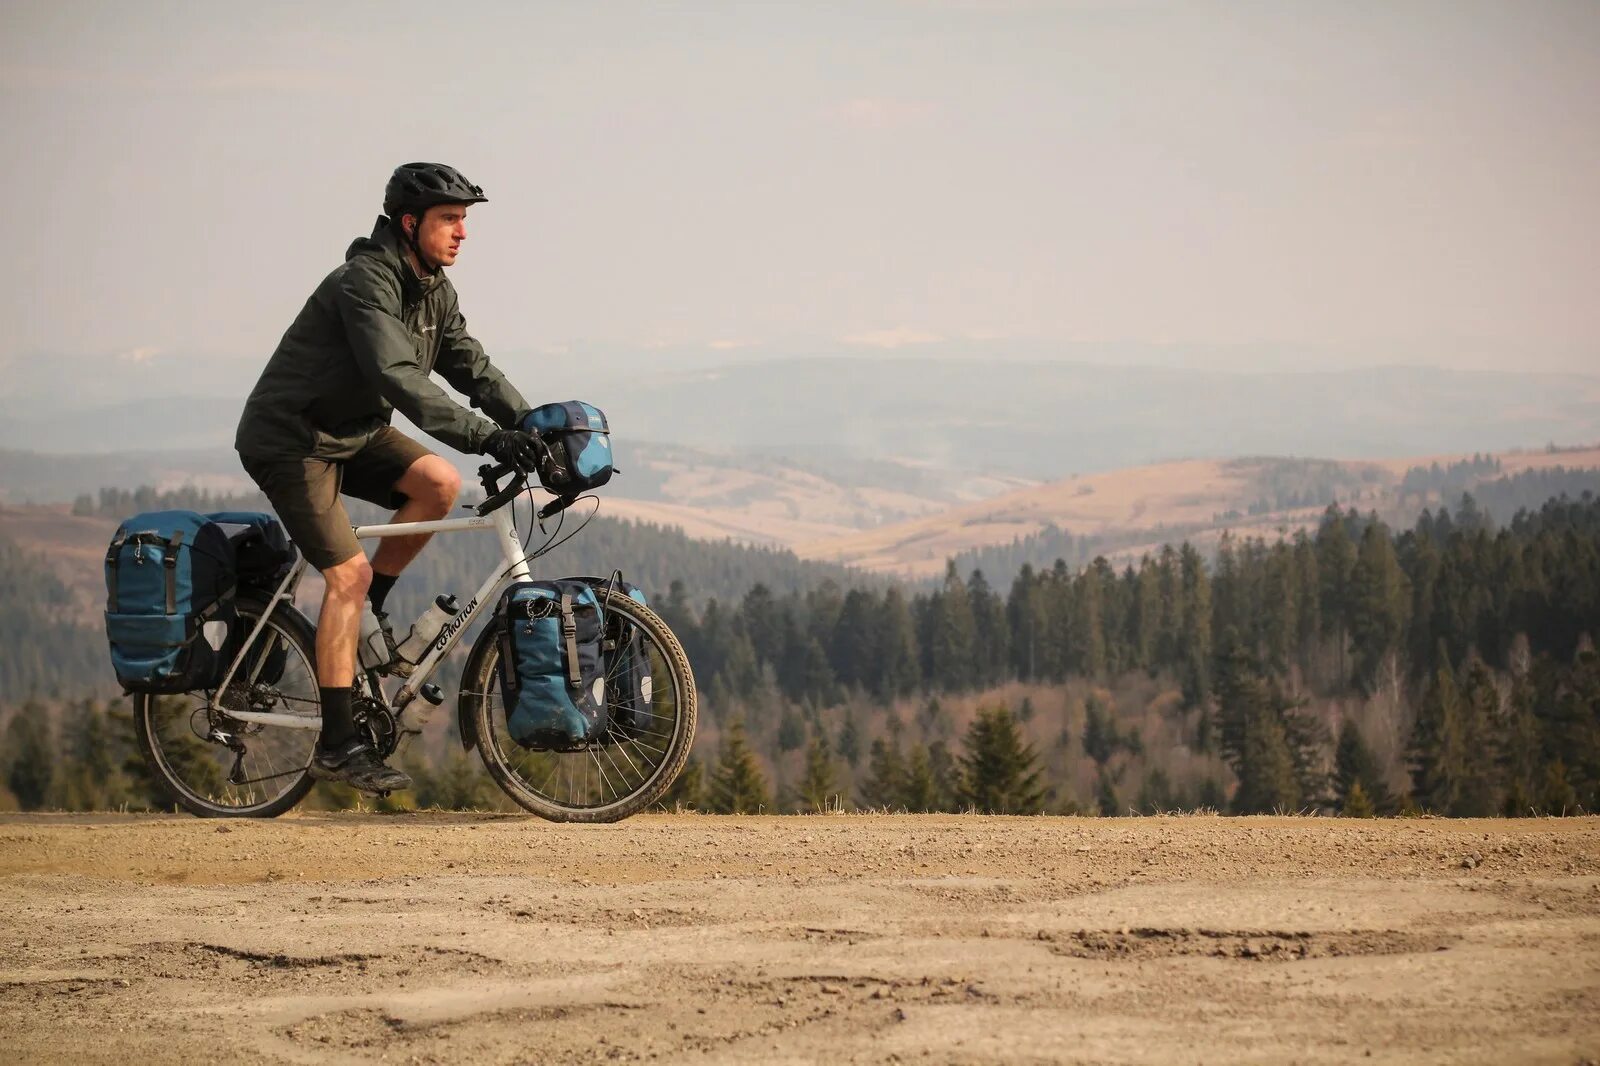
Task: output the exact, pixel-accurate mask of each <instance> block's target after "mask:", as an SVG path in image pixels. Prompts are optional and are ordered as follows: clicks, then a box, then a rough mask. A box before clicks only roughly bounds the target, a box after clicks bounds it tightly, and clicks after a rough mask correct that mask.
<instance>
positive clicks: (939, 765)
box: [928, 740, 961, 811]
mask: <svg viewBox="0 0 1600 1066" xmlns="http://www.w3.org/2000/svg"><path fill="white" fill-rule="evenodd" d="M928 770H929V772H930V773H931V774H932V775H933V796H934V803H933V810H936V811H953V810H955V809H956V807H957V804H959V803H960V801H961V765H960V763H958V762H957V761H956V757H955V756H954V755H951V754H950V746H949V745H948V744H946V743H945V742H944V741H942V740H936V741H934V742H933V743H932V744H929V745H928Z"/></svg>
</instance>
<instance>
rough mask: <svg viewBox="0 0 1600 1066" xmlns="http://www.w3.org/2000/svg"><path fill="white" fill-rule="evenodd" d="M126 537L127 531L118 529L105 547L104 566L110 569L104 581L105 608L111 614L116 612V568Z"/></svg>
mask: <svg viewBox="0 0 1600 1066" xmlns="http://www.w3.org/2000/svg"><path fill="white" fill-rule="evenodd" d="M127 539H128V531H127V530H126V529H118V530H117V532H116V535H115V536H113V537H112V538H111V547H109V548H107V549H106V567H107V569H109V570H110V571H111V574H110V580H108V581H107V582H106V610H107V611H109V612H111V613H112V614H116V613H117V585H118V581H117V569H118V568H119V567H121V565H122V545H123V544H124V543H126V542H127Z"/></svg>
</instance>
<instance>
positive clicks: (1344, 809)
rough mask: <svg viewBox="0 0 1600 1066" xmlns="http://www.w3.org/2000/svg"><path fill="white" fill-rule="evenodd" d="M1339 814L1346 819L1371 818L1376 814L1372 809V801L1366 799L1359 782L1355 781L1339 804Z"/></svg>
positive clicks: (1364, 791)
mask: <svg viewBox="0 0 1600 1066" xmlns="http://www.w3.org/2000/svg"><path fill="white" fill-rule="evenodd" d="M1339 813H1340V814H1342V815H1344V816H1345V817H1346V818H1372V817H1374V816H1376V815H1377V813H1378V812H1377V811H1376V810H1375V809H1374V807H1373V803H1372V801H1371V800H1369V799H1367V793H1366V790H1365V789H1363V788H1362V787H1361V782H1360V781H1356V782H1355V783H1353V784H1352V785H1351V786H1350V791H1349V793H1347V794H1346V795H1345V797H1344V799H1343V801H1342V802H1341V803H1340V804H1339Z"/></svg>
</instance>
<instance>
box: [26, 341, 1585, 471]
mask: <svg viewBox="0 0 1600 1066" xmlns="http://www.w3.org/2000/svg"><path fill="white" fill-rule="evenodd" d="M959 354H960V356H961V357H959V358H947V359H932V358H894V357H886V356H867V355H862V354H860V353H859V352H856V353H851V354H840V353H839V352H837V351H834V352H827V353H822V352H819V353H818V354H816V355H813V356H806V357H794V358H786V359H771V360H766V361H761V362H744V363H730V364H727V365H723V366H718V367H702V368H700V369H694V370H680V371H662V370H659V369H654V368H653V367H652V364H651V363H650V361H649V360H646V359H643V358H639V357H632V358H623V357H617V358H615V359H612V358H598V357H597V358H593V359H585V360H573V359H570V358H563V359H557V358H553V357H539V358H535V357H533V356H526V355H521V356H519V355H513V356H509V357H507V359H506V360H505V364H506V366H507V369H508V372H509V373H510V374H511V376H512V378H513V380H517V381H520V382H521V383H522V384H523V385H524V387H527V388H531V386H532V385H533V384H534V383H535V382H537V384H538V391H537V392H530V395H529V398H530V400H534V401H540V400H547V399H567V398H570V397H569V395H568V393H570V394H571V395H580V394H581V395H583V396H584V397H585V398H586V399H589V400H591V401H593V402H595V403H597V404H599V405H600V406H601V407H602V408H604V409H605V410H606V411H607V413H608V414H609V415H610V416H611V421H612V427H613V429H614V431H615V433H616V436H617V440H618V442H619V444H623V443H626V442H629V441H635V442H644V441H657V442H661V443H662V444H665V445H674V446H679V447H684V448H689V449H694V450H696V451H699V452H704V453H720V454H722V455H724V456H726V457H727V458H728V459H729V460H730V461H731V462H733V463H734V464H735V465H739V464H744V463H747V462H753V461H758V460H770V459H776V460H782V461H785V462H787V463H790V464H793V465H795V466H797V467H799V468H803V469H808V470H812V471H821V472H822V473H823V474H824V475H825V476H827V477H828V478H829V479H830V480H835V481H839V482H841V483H843V484H846V485H849V484H852V483H853V481H852V479H853V478H854V477H855V475H856V472H857V471H860V470H862V469H866V468H870V467H874V466H883V465H884V464H909V465H911V466H912V467H927V468H931V469H933V470H936V471H937V470H948V471H958V472H961V473H962V474H963V475H971V474H982V475H992V476H997V477H1001V478H1020V479H1024V480H1028V481H1054V480H1058V479H1061V478H1065V477H1069V476H1072V475H1078V474H1090V473H1097V472H1103V471H1108V470H1115V469H1120V468H1124V467H1133V466H1144V465H1149V464H1152V463H1159V462H1167V461H1171V460H1177V459H1186V458H1188V459H1196V458H1215V459H1233V458H1240V457H1244V456H1251V455H1302V456H1303V455H1323V456H1336V457H1340V458H1345V459H1381V458H1384V457H1388V456H1395V455H1418V454H1425V453H1437V452H1448V453H1459V452H1469V451H1473V450H1477V449H1489V450H1494V451H1501V450H1505V449H1507V448H1514V447H1526V446H1530V445H1534V446H1537V445H1541V444H1544V443H1546V442H1554V443H1556V444H1575V443H1579V442H1584V441H1592V440H1596V439H1600V378H1596V377H1591V376H1583V375H1576V374H1554V373H1527V372H1520V371H1519V372H1514V373H1513V372H1503V373H1495V372H1480V371H1459V370H1441V369H1428V368H1418V367H1380V368H1364V369H1360V370H1348V371H1322V370H1308V371H1303V372H1289V371H1273V372H1250V373H1244V372H1227V371H1215V370H1195V369H1174V368H1167V367H1153V366H1134V365H1122V366H1109V365H1097V364H1090V363H1067V362H1053V361H1019V360H1012V359H1000V358H994V359H990V358H985V357H983V354H982V351H981V348H976V347H974V346H967V347H966V348H963V349H961V350H960V351H959ZM103 363H104V365H101V364H88V363H86V361H85V360H82V359H60V360H55V361H50V360H39V361H33V362H29V363H27V364H26V365H21V364H19V365H17V366H14V367H10V368H7V369H8V373H9V374H10V375H11V376H10V377H8V379H7V380H6V381H5V382H4V383H0V447H4V448H11V449H16V450H22V449H26V450H30V451H36V452H64V451H83V450H85V449H86V446H87V450H102V449H103V450H104V451H105V452H107V453H113V452H116V453H121V452H124V451H128V450H133V451H167V450H172V449H190V448H221V449H225V448H226V447H227V446H228V444H229V442H231V440H232V433H233V426H234V423H235V421H236V420H237V417H238V411H239V408H240V405H241V404H242V402H243V396H244V393H245V391H246V390H247V389H248V388H249V385H250V382H251V381H252V380H253V379H254V376H255V373H256V372H257V371H258V369H259V366H258V364H254V363H251V364H249V365H245V364H242V363H237V362H236V363H233V364H212V363H208V362H205V361H204V360H199V359H193V360H188V361H178V360H173V361H171V362H170V365H169V364H164V363H163V362H162V360H161V358H159V357H157V358H154V359H151V360H150V361H149V362H148V363H141V364H130V363H127V362H126V361H118V360H107V361H103ZM191 363H192V364H193V365H192V366H191V365H190V364H191ZM656 365H657V366H659V365H668V364H665V363H658V364H656ZM547 371H548V372H547ZM93 445H99V446H100V447H94V446H93Z"/></svg>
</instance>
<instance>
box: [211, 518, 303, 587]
mask: <svg viewBox="0 0 1600 1066" xmlns="http://www.w3.org/2000/svg"><path fill="white" fill-rule="evenodd" d="M206 517H207V518H209V519H211V521H213V522H215V523H217V524H218V525H220V526H222V527H224V531H225V532H226V533H227V534H228V543H229V544H230V545H231V546H232V548H233V564H234V569H235V570H236V571H237V572H238V575H239V586H240V587H241V588H245V589H252V590H259V591H263V592H268V593H271V592H275V591H277V588H278V583H279V582H280V581H282V580H283V578H284V575H286V574H287V573H288V572H289V567H291V566H293V565H294V561H295V559H296V558H298V554H297V553H296V551H295V547H294V544H293V543H292V542H291V541H290V540H289V534H288V533H286V532H284V528H283V525H282V524H281V523H279V521H278V519H277V518H276V517H274V516H273V515H270V514H268V513H267V512H265V511H217V512H216V513H214V514H209V515H207V516H206Z"/></svg>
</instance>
